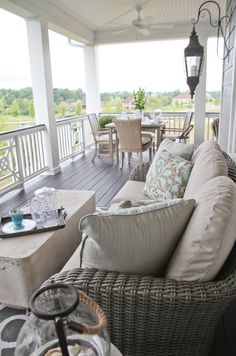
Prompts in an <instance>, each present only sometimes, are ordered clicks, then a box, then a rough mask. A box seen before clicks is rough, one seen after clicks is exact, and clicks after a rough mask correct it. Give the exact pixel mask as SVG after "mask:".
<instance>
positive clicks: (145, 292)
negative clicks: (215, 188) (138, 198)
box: [46, 155, 236, 356]
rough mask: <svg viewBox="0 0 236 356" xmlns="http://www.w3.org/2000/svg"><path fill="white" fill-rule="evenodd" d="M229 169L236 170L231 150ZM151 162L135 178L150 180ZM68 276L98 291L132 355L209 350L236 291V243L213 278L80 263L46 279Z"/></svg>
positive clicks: (118, 338)
mask: <svg viewBox="0 0 236 356" xmlns="http://www.w3.org/2000/svg"><path fill="white" fill-rule="evenodd" d="M225 157H226V162H227V165H228V169H229V172H230V174H231V176H232V175H234V176H235V177H236V170H235V169H234V167H233V165H232V160H231V159H230V157H229V156H228V155H226V156H225ZM149 166H150V163H142V164H140V165H139V166H138V167H137V168H136V169H135V170H134V171H133V172H132V174H131V177H130V179H131V180H136V181H139V180H141V181H145V177H146V173H147V170H148V169H149ZM54 282H64V283H70V284H73V285H74V286H76V287H77V288H78V289H80V290H83V291H84V292H86V293H87V294H88V295H89V296H90V297H92V298H93V299H94V300H95V301H96V302H97V303H98V304H99V305H100V306H102V308H103V309H104V311H105V312H106V314H107V316H108V325H109V333H110V338H111V341H112V343H114V344H115V345H116V346H117V347H118V348H119V350H120V351H121V352H122V354H123V355H127V356H141V355H142V356H143V355H146V356H154V355H161V356H165V355H166V356H167V355H168V356H176V355H180V356H184V355H186V356H187V355H188V356H190V355H191V356H194V355H195V356H204V355H208V354H209V350H210V348H211V344H212V340H213V336H214V333H215V328H216V325H217V323H218V321H219V318H220V317H221V315H222V314H223V313H224V311H225V309H226V308H227V307H228V305H229V304H230V303H231V301H232V300H233V299H234V298H235V297H236V245H235V246H234V247H233V249H232V251H231V253H230V255H229V257H228V258H227V260H226V262H225V264H224V266H223V268H222V269H221V271H220V272H219V274H218V275H217V277H216V278H215V279H214V280H213V281H211V282H201V283H200V282H185V281H176V280H170V279H164V278H155V277H150V276H140V275H131V274H126V273H118V272H109V271H99V270H94V269H80V268H74V269H72V270H69V271H63V272H61V273H59V274H57V275H54V276H52V277H51V278H50V279H49V280H48V281H46V283H54Z"/></svg>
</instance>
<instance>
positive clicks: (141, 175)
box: [129, 162, 152, 182]
mask: <svg viewBox="0 0 236 356" xmlns="http://www.w3.org/2000/svg"><path fill="white" fill-rule="evenodd" d="M151 163H152V162H144V163H140V164H139V165H138V166H137V167H135V168H134V169H133V171H132V172H131V174H130V176H129V179H130V180H137V181H141V182H145V181H146V175H147V172H148V170H149V168H150V166H151Z"/></svg>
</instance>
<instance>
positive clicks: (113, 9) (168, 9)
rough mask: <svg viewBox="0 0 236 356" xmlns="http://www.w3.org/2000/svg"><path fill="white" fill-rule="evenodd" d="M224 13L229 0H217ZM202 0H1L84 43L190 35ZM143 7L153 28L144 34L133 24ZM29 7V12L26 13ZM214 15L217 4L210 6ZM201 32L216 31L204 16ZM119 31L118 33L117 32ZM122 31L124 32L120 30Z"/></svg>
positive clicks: (11, 7) (145, 16)
mask: <svg viewBox="0 0 236 356" xmlns="http://www.w3.org/2000/svg"><path fill="white" fill-rule="evenodd" d="M217 1H218V3H219V5H220V7H221V10H222V14H224V13H225V6H226V0H217ZM202 2H203V0H66V1H65V0H47V1H46V0H40V1H38V0H20V1H19V0H2V1H1V3H2V4H3V5H2V7H4V8H6V9H8V10H10V11H13V12H15V13H17V14H19V15H21V16H23V17H32V16H33V17H35V16H37V17H39V18H41V19H42V20H46V21H47V22H49V26H50V28H51V29H53V30H56V31H58V32H60V33H62V34H64V35H66V36H68V37H71V38H74V39H77V40H80V41H81V42H84V43H91V44H92V43H95V44H99V43H115V42H126V41H137V40H138V41H146V40H153V39H164V38H182V37H188V36H189V32H190V30H191V19H192V18H193V17H196V16H197V11H198V8H199V6H200V5H201V4H202ZM137 5H140V6H141V7H142V11H141V18H143V19H144V25H145V27H147V29H148V31H149V32H150V33H149V35H144V34H143V33H141V32H140V31H138V30H137V28H136V27H135V26H134V25H132V21H134V20H135V19H137V10H136V9H135V7H136V6H137ZM26 10H27V11H28V12H27V16H26ZM211 12H212V17H213V19H215V18H216V11H215V7H214V6H211ZM197 30H198V32H199V31H200V32H201V31H204V30H205V31H207V33H208V34H215V30H213V29H212V28H211V27H210V25H209V21H208V17H207V16H206V17H205V18H202V19H201V21H200V23H199V25H198V27H197ZM117 31H118V33H117ZM119 31H121V32H119Z"/></svg>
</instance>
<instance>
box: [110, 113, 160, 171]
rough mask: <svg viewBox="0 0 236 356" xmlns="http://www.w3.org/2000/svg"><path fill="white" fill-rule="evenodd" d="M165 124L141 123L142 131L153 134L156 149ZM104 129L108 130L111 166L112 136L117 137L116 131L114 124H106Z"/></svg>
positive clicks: (155, 122)
mask: <svg viewBox="0 0 236 356" xmlns="http://www.w3.org/2000/svg"><path fill="white" fill-rule="evenodd" d="M130 120H132V119H130ZM166 123H167V122H166V121H165V120H152V119H146V120H142V121H141V128H142V131H145V132H154V133H155V135H156V148H158V147H159V145H160V143H161V132H162V130H164V128H165V125H166ZM105 127H106V129H108V133H109V159H110V163H111V164H113V161H114V160H113V147H112V136H113V134H115V135H117V131H116V127H115V124H114V122H111V123H109V124H107V125H106V126H105Z"/></svg>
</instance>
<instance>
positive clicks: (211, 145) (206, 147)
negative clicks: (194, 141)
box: [192, 140, 221, 163]
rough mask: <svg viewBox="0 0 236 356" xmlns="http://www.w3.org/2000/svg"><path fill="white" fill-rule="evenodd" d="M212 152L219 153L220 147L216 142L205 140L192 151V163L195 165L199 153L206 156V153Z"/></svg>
mask: <svg viewBox="0 0 236 356" xmlns="http://www.w3.org/2000/svg"><path fill="white" fill-rule="evenodd" d="M212 150H217V151H219V152H221V148H220V146H219V145H218V143H217V142H215V141H213V140H207V141H204V142H203V143H201V145H199V146H198V148H196V150H195V151H194V153H193V156H192V162H193V163H195V162H196V160H197V158H198V156H199V155H200V154H201V153H203V152H204V153H205V154H207V153H208V152H210V151H212Z"/></svg>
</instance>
